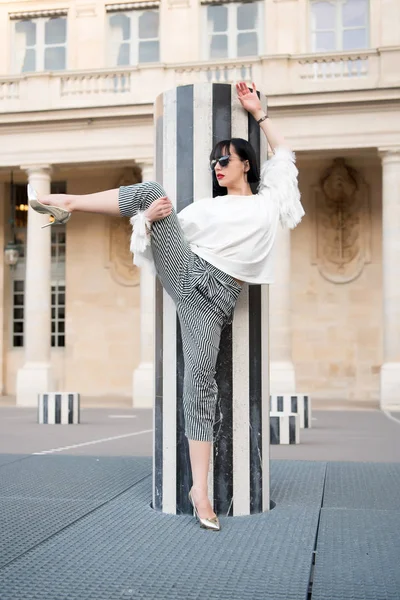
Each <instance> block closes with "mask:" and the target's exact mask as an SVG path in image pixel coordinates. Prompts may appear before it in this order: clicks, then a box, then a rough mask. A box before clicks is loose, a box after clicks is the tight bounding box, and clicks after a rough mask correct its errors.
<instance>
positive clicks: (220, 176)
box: [214, 144, 249, 187]
mask: <svg viewBox="0 0 400 600" xmlns="http://www.w3.org/2000/svg"><path fill="white" fill-rule="evenodd" d="M223 157H224V158H225V160H224V158H223ZM227 157H229V160H227ZM221 159H222V160H221V162H222V165H221V163H220V162H217V163H216V164H215V163H214V164H215V166H214V172H215V176H216V178H217V181H218V183H219V185H220V186H221V187H232V186H234V185H238V184H240V183H242V182H243V181H247V178H246V172H247V171H248V170H249V164H248V161H247V160H246V161H244V162H243V161H242V160H241V159H240V158H239V156H238V155H237V154H236V151H235V148H234V147H233V146H232V144H231V145H230V146H229V149H228V148H225V149H224V151H223V156H221Z"/></svg>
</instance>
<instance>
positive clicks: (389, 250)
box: [380, 148, 400, 410]
mask: <svg viewBox="0 0 400 600" xmlns="http://www.w3.org/2000/svg"><path fill="white" fill-rule="evenodd" d="M381 157H382V250H383V252H382V272H383V364H382V367H381V398H380V402H381V408H382V409H384V410H390V409H393V410H400V286H399V269H400V267H399V265H400V148H395V149H390V150H385V151H382V152H381Z"/></svg>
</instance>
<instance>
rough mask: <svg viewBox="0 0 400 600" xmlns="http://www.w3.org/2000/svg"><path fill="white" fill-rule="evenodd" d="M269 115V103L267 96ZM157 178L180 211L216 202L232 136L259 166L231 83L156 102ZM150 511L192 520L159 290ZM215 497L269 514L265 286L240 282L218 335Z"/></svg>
mask: <svg viewBox="0 0 400 600" xmlns="http://www.w3.org/2000/svg"><path fill="white" fill-rule="evenodd" d="M262 103H263V105H264V108H265V109H266V99H265V98H262ZM155 124H156V160H155V164H156V167H155V169H156V170H155V173H156V179H157V181H158V182H159V183H161V184H162V185H163V186H164V188H165V189H166V192H167V194H168V195H169V197H170V198H171V200H172V201H173V202H174V203H175V208H176V210H177V211H178V212H179V211H180V210H182V209H183V208H184V207H186V206H187V205H188V204H190V203H191V202H193V201H196V200H200V199H201V198H204V197H210V196H212V178H211V174H210V172H209V168H208V165H209V155H210V152H211V150H212V147H213V146H214V144H215V143H216V142H218V141H220V140H223V139H227V138H231V137H243V138H245V139H248V140H249V141H250V142H251V143H252V145H253V147H254V149H255V151H256V153H257V156H258V160H259V161H260V162H262V161H263V160H265V159H266V157H267V144H266V140H265V137H264V136H263V135H262V136H261V135H260V128H259V126H258V125H257V123H256V122H255V121H254V119H253V118H252V117H251V116H250V115H248V113H247V112H246V111H244V110H243V109H242V107H241V105H240V103H239V101H238V100H237V97H236V90H235V88H234V86H231V85H228V84H195V85H188V86H183V87H178V88H176V89H173V90H171V91H168V92H166V93H164V94H162V95H161V96H159V97H158V98H157V100H156V104H155ZM155 344H156V352H155V376H156V383H155V410H154V453H153V457H154V458H153V460H154V469H153V477H154V479H153V506H154V507H155V508H156V509H158V510H161V511H163V512H166V513H171V514H193V509H192V507H191V506H190V504H189V501H188V497H187V496H188V491H189V489H190V486H191V472H190V461H189V448H188V441H187V439H186V437H185V434H184V416H183V409H182V390H183V374H184V364H183V355H182V349H181V339H180V327H179V322H178V319H177V316H176V312H175V306H174V304H173V302H172V300H171V299H170V297H169V296H168V295H167V294H166V293H165V292H164V291H163V289H162V287H161V285H160V284H159V282H157V287H156V327H155ZM220 348H221V349H220V354H219V359H218V364H217V383H218V388H219V394H218V404H217V410H216V422H215V428H214V440H215V441H214V450H213V456H212V460H211V464H210V471H209V490H210V500H211V501H212V502H213V504H214V510H215V511H216V512H217V513H218V514H220V515H248V514H251V513H259V512H262V511H265V510H268V509H269V370H268V366H269V356H268V286H247V285H245V286H244V289H243V291H242V293H241V295H240V297H239V300H238V304H237V307H236V310H235V316H234V320H233V323H232V325H231V326H229V327H226V328H225V329H224V330H223V332H222V337H221V345H220Z"/></svg>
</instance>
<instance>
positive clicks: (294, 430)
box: [269, 412, 300, 445]
mask: <svg viewBox="0 0 400 600" xmlns="http://www.w3.org/2000/svg"><path fill="white" fill-rule="evenodd" d="M269 430H270V444H272V445H276V444H300V417H299V415H285V414H283V413H274V412H271V413H270V415H269Z"/></svg>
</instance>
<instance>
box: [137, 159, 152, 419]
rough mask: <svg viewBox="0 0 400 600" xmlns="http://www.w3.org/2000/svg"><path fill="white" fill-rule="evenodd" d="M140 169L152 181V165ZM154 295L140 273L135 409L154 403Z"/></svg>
mask: <svg viewBox="0 0 400 600" xmlns="http://www.w3.org/2000/svg"><path fill="white" fill-rule="evenodd" d="M141 167H142V181H151V180H152V179H154V174H153V165H152V164H149V163H145V164H142V165H141ZM154 294H155V277H154V275H152V274H151V273H150V271H149V270H148V269H141V272H140V364H139V366H138V367H137V368H136V369H135V371H134V372H133V385H132V389H133V399H132V400H133V402H132V405H133V406H134V407H135V408H152V407H153V403H154Z"/></svg>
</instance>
